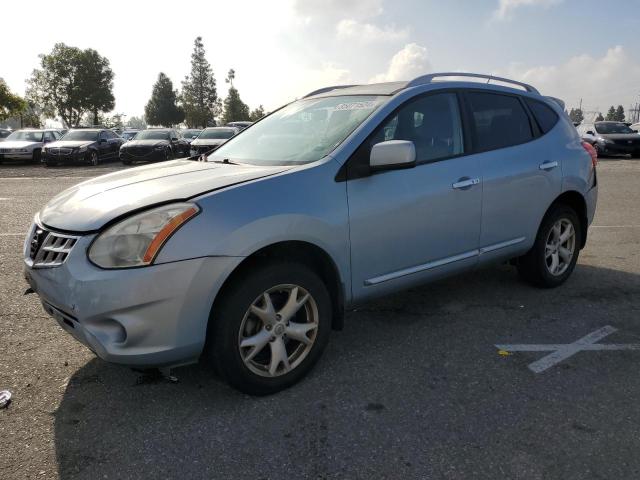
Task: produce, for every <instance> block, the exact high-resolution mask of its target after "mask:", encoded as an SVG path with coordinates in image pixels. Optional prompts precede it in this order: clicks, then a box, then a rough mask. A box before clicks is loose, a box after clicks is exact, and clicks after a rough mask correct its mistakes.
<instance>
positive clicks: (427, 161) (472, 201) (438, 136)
mask: <svg viewBox="0 0 640 480" xmlns="http://www.w3.org/2000/svg"><path fill="white" fill-rule="evenodd" d="M460 118H461V116H460V108H459V102H458V96H457V94H456V93H450V92H448V93H431V94H427V95H423V96H420V97H417V98H414V99H411V100H409V101H408V102H407V103H406V104H405V105H403V106H402V107H401V108H400V109H398V110H397V111H396V112H395V113H394V114H392V115H391V116H390V118H388V119H386V120H385V121H384V122H383V124H382V125H381V126H380V127H379V128H378V129H377V130H376V132H374V133H373V134H372V135H371V136H370V138H369V139H368V140H367V141H366V142H365V143H364V144H363V145H362V146H361V147H360V148H359V150H358V151H357V152H356V153H355V154H354V156H353V157H352V158H351V159H350V160H349V164H348V165H347V172H348V173H347V177H348V180H347V193H348V202H349V222H350V234H351V270H352V288H353V292H352V293H353V298H354V300H356V301H357V300H362V299H364V298H366V297H369V296H372V295H378V294H381V293H386V292H391V291H394V290H397V289H400V288H404V287H407V286H410V285H412V284H418V283H421V282H424V281H425V280H428V279H432V278H436V277H439V276H444V275H447V274H450V273H452V272H455V271H459V270H462V269H465V268H469V267H472V266H474V265H475V264H476V262H477V256H478V241H479V235H480V222H481V218H480V217H481V208H482V173H481V170H480V166H479V164H478V162H477V159H476V158H475V157H474V156H469V155H465V151H467V150H466V149H465V139H464V138H463V131H462V127H461V120H460ZM386 140H410V141H412V142H413V143H414V145H415V147H416V162H417V164H416V166H415V167H414V168H408V169H400V170H389V171H381V172H375V173H372V172H369V173H366V168H365V167H366V165H364V163H365V162H367V165H368V158H369V152H370V149H371V146H373V145H374V144H376V143H379V142H382V141H386ZM363 172H364V173H363Z"/></svg>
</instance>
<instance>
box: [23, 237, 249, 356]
mask: <svg viewBox="0 0 640 480" xmlns="http://www.w3.org/2000/svg"><path fill="white" fill-rule="evenodd" d="M93 237H94V236H93V235H90V236H86V237H80V239H79V240H78V241H77V243H76V244H75V246H74V247H73V249H72V251H71V252H70V253H69V256H68V257H67V259H66V261H65V262H64V263H63V264H62V265H60V266H58V267H53V268H33V267H31V266H30V262H29V260H28V259H27V260H25V269H24V273H25V278H26V280H27V282H28V283H29V284H30V286H31V287H32V288H33V290H34V291H35V292H36V293H37V294H38V295H39V296H40V299H41V301H42V304H43V307H44V309H45V311H46V312H47V313H49V314H50V315H51V316H52V317H54V318H55V319H56V321H57V322H58V324H59V325H60V326H61V327H62V328H63V329H64V330H66V331H67V332H68V333H70V334H71V335H73V337H74V338H76V339H77V340H78V341H80V342H81V343H83V344H84V345H86V346H87V347H89V348H90V349H91V350H92V351H93V352H95V353H96V354H97V355H98V356H99V357H100V358H102V359H104V360H106V361H110V362H114V363H120V364H126V365H132V366H141V367H160V366H170V365H180V364H186V363H192V362H194V361H197V359H198V358H199V356H200V354H201V353H202V349H203V347H204V344H205V339H206V331H207V323H208V320H209V314H210V312H211V306H212V302H213V299H214V298H215V296H216V294H217V292H218V291H219V289H220V287H221V285H222V282H223V281H224V279H225V278H227V276H228V275H229V273H230V272H231V271H232V270H233V268H235V266H236V265H237V264H238V263H239V262H240V260H241V258H238V257H203V258H196V259H190V260H184V261H179V262H172V263H165V264H159V265H153V266H150V267H144V268H131V269H120V270H103V269H100V268H98V267H96V266H94V265H93V264H91V263H90V262H89V261H88V260H87V257H86V251H87V248H88V247H89V245H90V242H91V241H92V240H93Z"/></svg>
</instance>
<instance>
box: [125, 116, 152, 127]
mask: <svg viewBox="0 0 640 480" xmlns="http://www.w3.org/2000/svg"><path fill="white" fill-rule="evenodd" d="M127 127H129V128H136V129H138V130H144V129H145V128H147V122H146V121H145V119H144V117H131V118H130V119H129V121H127Z"/></svg>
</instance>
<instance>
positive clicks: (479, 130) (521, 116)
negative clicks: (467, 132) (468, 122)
mask: <svg viewBox="0 0 640 480" xmlns="http://www.w3.org/2000/svg"><path fill="white" fill-rule="evenodd" d="M467 98H468V99H469V106H470V108H471V112H472V122H473V126H474V127H475V135H476V150H477V151H480V152H485V151H487V150H495V149H498V148H505V147H510V146H512V145H519V144H521V143H525V142H528V141H530V140H532V139H533V133H532V132H531V125H530V123H529V117H528V116H527V113H526V112H525V110H524V108H523V106H522V104H521V103H520V100H518V98H517V97H513V96H509V95H501V94H496V93H480V92H470V93H468V94H467Z"/></svg>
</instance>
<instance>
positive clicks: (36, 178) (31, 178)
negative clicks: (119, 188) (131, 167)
mask: <svg viewBox="0 0 640 480" xmlns="http://www.w3.org/2000/svg"><path fill="white" fill-rule="evenodd" d="M104 173H111V172H104ZM97 176H98V175H73V176H62V175H61V176H59V177H56V176H51V177H0V180H57V179H60V178H61V179H70V178H94V177H97Z"/></svg>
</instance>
